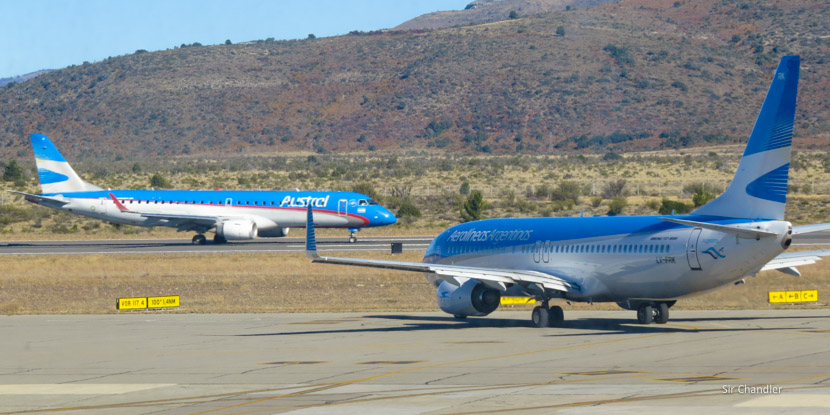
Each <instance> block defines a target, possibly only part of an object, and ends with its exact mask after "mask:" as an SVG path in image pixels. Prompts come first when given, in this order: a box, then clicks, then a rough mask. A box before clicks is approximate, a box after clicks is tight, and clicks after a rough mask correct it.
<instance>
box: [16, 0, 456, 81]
mask: <svg viewBox="0 0 830 415" xmlns="http://www.w3.org/2000/svg"><path fill="white" fill-rule="evenodd" d="M471 1H472V0H271V1H265V0H238V1H219V0H142V1H137V0H0V78H6V77H10V76H16V75H23V74H26V73H29V72H34V71H37V70H40V69H60V68H63V67H66V66H69V65H79V64H81V63H83V62H84V61H89V62H95V61H99V60H102V59H106V58H107V57H109V56H118V55H124V54H128V53H133V52H135V51H136V50H138V49H146V50H148V51H155V50H164V49H170V48H173V47H174V46H179V45H181V44H182V43H187V44H190V43H193V42H199V43H201V44H203V45H213V44H218V43H224V42H225V40H226V39H230V40H231V41H232V42H234V43H237V42H245V41H249V40H257V39H266V38H269V37H273V38H275V39H297V38H305V37H307V36H308V34H309V33H313V34H314V35H315V36H317V37H323V36H334V35H341V34H345V33H348V32H350V31H352V30H363V31H369V30H377V29H387V28H391V27H394V26H397V25H398V24H400V23H403V22H405V21H407V20H409V19H411V18H413V17H416V16H419V15H421V14H424V13H429V12H433V11H437V10H460V9H463V8H464V6H466V5H467V4H468V3H470V2H471Z"/></svg>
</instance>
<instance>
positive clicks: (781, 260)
mask: <svg viewBox="0 0 830 415" xmlns="http://www.w3.org/2000/svg"><path fill="white" fill-rule="evenodd" d="M826 256H830V249H822V250H818V251H802V252H786V253H783V254H781V255H778V256H777V257H775V258H773V259H772V261H770V262H767V264H766V265H764V266H763V267H762V268H761V271H768V270H772V269H775V270H778V271H781V272H783V273H786V274H790V275H795V276H796V277H799V276H801V272H799V271H798V270H797V269H796V268H795V267H797V266H801V265H810V264H815V263H816V262H818V261H820V260H821V259H822V257H826Z"/></svg>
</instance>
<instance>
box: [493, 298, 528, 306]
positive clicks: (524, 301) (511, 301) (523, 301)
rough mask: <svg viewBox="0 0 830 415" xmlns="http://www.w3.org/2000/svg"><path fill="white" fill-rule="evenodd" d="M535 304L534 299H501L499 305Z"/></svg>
mask: <svg viewBox="0 0 830 415" xmlns="http://www.w3.org/2000/svg"><path fill="white" fill-rule="evenodd" d="M523 304H536V299H534V298H527V297H502V298H501V305H523Z"/></svg>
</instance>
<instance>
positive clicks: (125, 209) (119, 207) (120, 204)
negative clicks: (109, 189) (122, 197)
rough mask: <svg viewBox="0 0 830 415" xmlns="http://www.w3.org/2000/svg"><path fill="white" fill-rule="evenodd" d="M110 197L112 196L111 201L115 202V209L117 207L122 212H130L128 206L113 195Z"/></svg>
mask: <svg viewBox="0 0 830 415" xmlns="http://www.w3.org/2000/svg"><path fill="white" fill-rule="evenodd" d="M109 195H110V199H112V201H113V202H115V207H117V208H118V210H120V211H122V212H129V211H130V210H129V209H127V207H126V206H124V205H123V204H122V203H121V202H119V201H118V199H116V198H115V195H113V194H112V193H109Z"/></svg>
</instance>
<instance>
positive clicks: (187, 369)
mask: <svg viewBox="0 0 830 415" xmlns="http://www.w3.org/2000/svg"><path fill="white" fill-rule="evenodd" d="M527 314H528V313H527V312H511V311H497V312H495V313H494V314H493V315H491V317H488V318H481V319H473V318H471V319H468V320H465V321H458V320H454V319H453V318H452V317H449V316H447V315H444V314H440V313H412V314H406V315H401V314H262V315H187V314H175V315H164V314H148V313H126V314H118V315H98V316H12V317H0V331H2V333H3V336H2V337H0V351H1V353H0V413H2V414H22V413H54V412H59V413H67V414H82V413H83V414H98V413H100V414H150V413H152V414H217V415H226V414H260V413H261V414H272V413H289V414H302V415H308V414H321V413H337V414H361V415H370V414H380V413H383V414H387V413H395V414H425V413H429V414H493V413H520V414H524V413H552V412H559V413H567V414H597V413H609V412H614V413H635V412H636V413H654V412H660V413H664V412H670V413H672V414H697V413H700V412H701V411H705V412H706V413H709V414H712V413H729V414H766V413H769V414H772V413H782V412H792V413H799V414H804V413H816V414H819V413H820V414H825V413H827V412H828V411H830V311H829V310H814V309H810V310H781V311H776V310H767V311H675V312H673V314H672V320H671V321H670V322H669V324H666V325H649V326H640V325H637V324H634V316H633V312H623V311H619V312H592V311H581V312H568V311H566V318H567V319H568V320H567V324H566V327H564V328H555V329H554V328H551V329H537V328H533V327H529V322H528V315H527ZM767 385H770V387H768V388H766V392H757V393H750V392H748V391H749V390H750V389H748V388H752V387H756V388H764V387H766V386H767ZM730 388H731V389H730ZM772 388H777V389H772ZM752 390H753V391H755V390H762V389H752ZM775 391H777V392H775Z"/></svg>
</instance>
